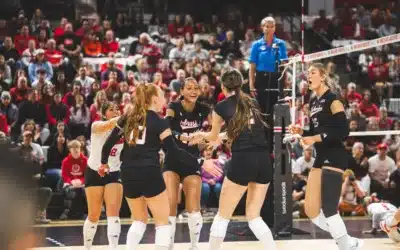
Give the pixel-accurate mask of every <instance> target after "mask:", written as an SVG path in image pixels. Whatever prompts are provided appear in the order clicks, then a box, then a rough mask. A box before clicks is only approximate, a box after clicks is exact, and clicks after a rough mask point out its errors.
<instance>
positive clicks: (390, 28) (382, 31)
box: [377, 15, 397, 37]
mask: <svg viewBox="0 0 400 250" xmlns="http://www.w3.org/2000/svg"><path fill="white" fill-rule="evenodd" d="M396 30H397V29H396V27H395V26H394V25H393V21H392V18H391V16H389V15H387V16H386V17H385V23H384V24H382V25H381V26H380V27H379V28H378V30H377V32H378V35H379V36H380V37H384V36H390V35H393V34H395V33H396Z"/></svg>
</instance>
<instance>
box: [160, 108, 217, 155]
mask: <svg viewBox="0 0 400 250" xmlns="http://www.w3.org/2000/svg"><path fill="white" fill-rule="evenodd" d="M168 108H169V109H172V110H173V111H174V114H175V115H174V117H171V118H170V127H171V130H172V131H175V132H178V133H180V134H182V135H183V136H189V135H190V134H192V133H194V132H197V131H199V130H201V128H202V126H203V123H204V122H205V121H206V120H207V117H208V115H209V113H210V108H209V107H208V106H207V105H205V104H202V103H200V102H196V104H195V107H194V109H193V111H191V112H188V111H186V110H185V109H184V108H183V106H182V102H181V101H177V102H171V103H170V104H169V105H168ZM175 142H176V144H177V145H178V147H180V148H182V149H184V150H186V151H187V152H189V153H191V154H193V155H195V156H198V155H200V151H199V148H198V146H197V145H193V146H189V145H188V142H182V141H181V140H178V139H176V138H175ZM166 157H167V159H168V153H167V155H166Z"/></svg>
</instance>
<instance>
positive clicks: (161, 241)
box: [155, 225, 172, 247]
mask: <svg viewBox="0 0 400 250" xmlns="http://www.w3.org/2000/svg"><path fill="white" fill-rule="evenodd" d="M171 229H172V227H171V225H164V226H158V227H156V241H155V245H156V246H160V247H168V246H169V244H170V243H171Z"/></svg>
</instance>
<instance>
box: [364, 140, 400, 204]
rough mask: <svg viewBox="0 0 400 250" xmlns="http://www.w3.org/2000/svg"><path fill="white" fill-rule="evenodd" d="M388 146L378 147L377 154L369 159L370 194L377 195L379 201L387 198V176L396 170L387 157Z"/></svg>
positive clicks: (382, 144)
mask: <svg viewBox="0 0 400 250" xmlns="http://www.w3.org/2000/svg"><path fill="white" fill-rule="evenodd" d="M387 151H388V146H387V145H386V144H384V143H381V144H379V145H378V153H377V154H376V155H374V156H373V157H371V158H369V160H368V164H369V174H370V177H371V193H377V195H378V197H379V198H380V199H382V198H387V197H388V188H389V176H390V174H391V173H393V172H394V171H395V170H396V164H395V162H394V161H393V159H392V158H390V157H389V156H387Z"/></svg>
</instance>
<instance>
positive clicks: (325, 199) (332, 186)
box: [321, 169, 343, 218]
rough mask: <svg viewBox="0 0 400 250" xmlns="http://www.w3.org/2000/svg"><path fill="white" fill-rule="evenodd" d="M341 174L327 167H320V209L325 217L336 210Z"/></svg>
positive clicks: (340, 190) (340, 188)
mask: <svg viewBox="0 0 400 250" xmlns="http://www.w3.org/2000/svg"><path fill="white" fill-rule="evenodd" d="M342 176H343V174H342V173H340V172H336V171H333V170H329V169H322V176H321V209H322V211H323V212H324V214H325V217H326V218H329V217H331V216H333V215H335V214H337V212H338V204H339V199H340V194H341V192H342V182H343V179H342V178H343V177H342Z"/></svg>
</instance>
